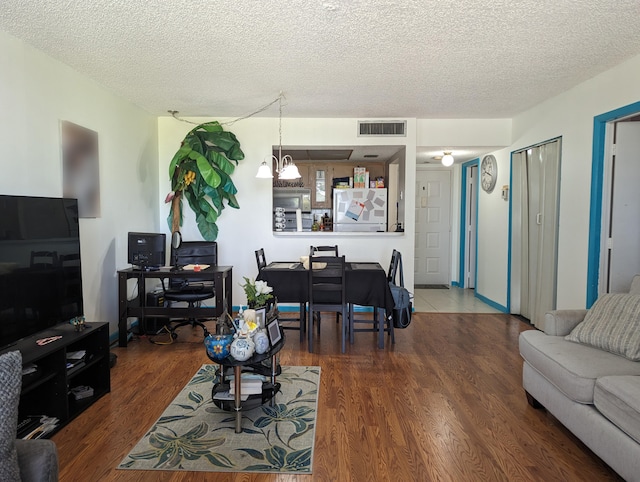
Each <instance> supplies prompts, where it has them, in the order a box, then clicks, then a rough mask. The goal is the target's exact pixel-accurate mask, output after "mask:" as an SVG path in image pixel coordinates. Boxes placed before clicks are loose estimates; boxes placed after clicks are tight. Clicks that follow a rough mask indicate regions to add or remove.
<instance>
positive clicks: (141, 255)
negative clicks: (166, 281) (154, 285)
mask: <svg viewBox="0 0 640 482" xmlns="http://www.w3.org/2000/svg"><path fill="white" fill-rule="evenodd" d="M166 243H167V236H166V235H165V234H164V233H129V240H128V247H129V250H128V261H129V263H131V264H132V265H133V267H134V268H138V269H145V270H155V269H158V268H160V267H161V266H164V265H165V264H166V250H167V248H166Z"/></svg>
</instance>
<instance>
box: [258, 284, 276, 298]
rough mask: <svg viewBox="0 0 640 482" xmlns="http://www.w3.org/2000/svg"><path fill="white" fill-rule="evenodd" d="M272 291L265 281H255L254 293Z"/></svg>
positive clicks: (262, 293)
mask: <svg viewBox="0 0 640 482" xmlns="http://www.w3.org/2000/svg"><path fill="white" fill-rule="evenodd" d="M272 291H273V288H272V287H271V286H269V285H268V284H267V282H266V281H256V294H258V295H268V294H269V293H271V292H272Z"/></svg>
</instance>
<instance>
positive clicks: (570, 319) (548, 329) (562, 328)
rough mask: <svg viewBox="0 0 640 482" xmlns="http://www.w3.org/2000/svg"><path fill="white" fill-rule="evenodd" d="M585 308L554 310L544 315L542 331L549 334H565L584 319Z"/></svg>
mask: <svg viewBox="0 0 640 482" xmlns="http://www.w3.org/2000/svg"><path fill="white" fill-rule="evenodd" d="M586 314H587V310H554V311H548V312H547V313H546V314H545V315H544V332H545V333H546V334H547V335H551V336H566V335H568V334H569V333H571V330H573V329H574V328H575V327H576V326H577V325H578V323H580V322H581V321H582V320H584V317H585V315H586Z"/></svg>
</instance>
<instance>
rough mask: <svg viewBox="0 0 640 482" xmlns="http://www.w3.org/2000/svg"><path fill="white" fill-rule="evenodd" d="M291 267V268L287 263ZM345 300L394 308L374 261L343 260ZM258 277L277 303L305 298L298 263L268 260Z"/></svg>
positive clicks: (305, 281) (305, 277)
mask: <svg viewBox="0 0 640 482" xmlns="http://www.w3.org/2000/svg"><path fill="white" fill-rule="evenodd" d="M293 265H295V267H294V268H293V269H291V268H290V267H289V266H293ZM345 278H346V279H345V281H346V297H347V303H351V304H355V305H360V306H374V307H376V308H384V309H386V310H387V312H388V313H391V310H392V309H393V307H394V302H393V296H392V295H391V290H390V289H389V283H388V282H387V274H386V273H385V271H384V269H382V267H381V266H380V265H379V264H378V263H346V273H345ZM258 279H259V280H262V281H266V282H267V284H268V285H269V286H271V287H272V288H273V294H274V296H275V297H276V298H277V299H278V302H280V303H306V302H307V301H309V271H308V270H306V269H304V267H303V266H302V265H301V264H300V263H271V264H269V265H268V266H267V267H265V268H263V269H262V271H261V272H260V274H259V275H258Z"/></svg>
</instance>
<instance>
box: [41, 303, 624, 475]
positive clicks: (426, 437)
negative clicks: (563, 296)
mask: <svg viewBox="0 0 640 482" xmlns="http://www.w3.org/2000/svg"><path fill="white" fill-rule="evenodd" d="M527 329H531V328H530V327H529V326H528V325H527V324H525V323H523V322H521V321H520V320H519V319H517V318H515V317H511V316H509V315H495V314H477V315H474V314H426V313H422V314H416V315H415V317H414V321H413V322H412V324H411V326H410V327H409V328H408V329H406V330H397V331H396V344H395V345H394V346H392V347H389V346H385V349H384V350H379V349H377V348H376V345H375V338H374V335H373V334H372V333H357V334H356V343H355V345H351V346H348V347H347V353H346V354H344V355H342V354H340V344H339V335H338V331H339V330H338V325H336V323H335V321H334V318H333V316H328V315H327V317H326V318H323V322H322V333H321V335H320V341H319V342H318V344H317V345H316V346H315V353H313V354H310V353H308V352H307V348H306V344H303V345H302V346H300V345H299V344H298V334H297V333H296V332H291V331H289V332H287V333H288V338H287V345H286V346H285V348H284V349H283V351H282V352H281V363H282V364H284V365H319V366H321V367H322V375H321V387H320V393H319V401H318V423H317V428H316V445H315V456H314V463H313V474H312V475H306V476H293V475H277V474H264V475H255V474H247V473H235V474H228V473H217V474H216V473H211V472H210V473H202V472H200V473H199V472H182V473H181V472H162V471H130V470H116V468H115V467H116V466H117V465H118V464H119V462H120V461H121V460H122V459H123V458H124V457H125V455H126V454H127V453H128V452H129V451H130V450H131V448H132V447H133V446H134V445H135V443H136V442H138V440H139V439H140V438H142V436H143V435H144V433H145V432H146V431H147V430H148V429H149V428H150V427H151V425H152V424H153V422H154V421H155V420H156V419H157V418H158V417H159V416H160V414H161V413H162V412H163V410H164V409H165V408H166V407H167V405H168V404H169V403H170V402H171V401H172V400H173V398H174V397H175V396H176V394H177V393H178V392H179V391H180V389H181V388H182V387H183V386H184V385H185V384H186V382H187V381H188V380H189V379H190V377H191V376H192V375H193V374H194V373H195V372H196V370H197V369H198V368H199V367H200V366H201V365H202V364H203V363H208V362H209V360H208V358H207V357H206V355H205V351H204V348H203V347H202V345H201V343H200V341H201V331H196V330H193V333H192V329H191V328H190V327H186V328H184V331H182V332H181V333H180V336H179V338H178V340H176V342H175V343H174V344H172V345H167V346H158V345H152V344H150V343H149V342H148V341H147V340H146V339H141V340H135V341H132V342H131V343H130V344H129V347H128V348H114V349H113V351H114V352H115V353H116V354H117V355H118V362H117V364H116V366H115V367H114V368H113V369H112V370H111V377H112V378H111V383H112V391H111V393H110V394H108V395H107V396H105V397H103V398H102V399H101V400H99V401H98V402H97V403H96V404H94V405H93V406H92V407H91V408H90V409H89V410H87V411H86V412H84V413H83V414H82V415H81V416H79V417H78V418H77V419H76V420H74V421H73V422H72V423H71V424H70V425H68V426H67V427H66V428H64V429H63V430H61V431H60V432H58V433H57V434H56V435H55V436H54V437H53V440H54V441H55V442H56V444H57V446H58V450H59V455H60V466H61V469H60V477H61V481H62V482H67V481H83V482H85V481H111V480H114V481H260V482H263V481H264V482H266V481H288V482H292V481H309V482H310V481H398V482H399V481H403V482H404V481H476V480H478V481H517V480H522V481H529V480H532V481H533V480H535V481H556V480H562V481H584V480H598V481H605V480H620V479H619V478H618V477H617V476H616V474H615V473H614V472H613V471H612V470H611V469H609V468H608V467H607V466H606V465H605V464H604V463H603V462H602V461H600V459H598V458H597V457H596V456H595V455H593V453H591V452H590V451H589V450H588V449H587V448H586V447H585V446H584V445H583V444H582V443H580V442H579V441H578V440H577V439H576V438H575V437H573V436H572V435H571V434H570V433H569V432H568V431H567V430H565V429H564V428H563V427H562V425H561V424H560V423H559V422H558V421H556V420H555V419H554V418H553V417H552V416H550V415H549V414H547V413H546V412H545V411H544V410H534V409H533V408H531V407H529V405H527V402H526V399H525V395H524V392H523V390H522V385H521V371H522V361H521V359H520V356H519V354H518V334H519V333H520V332H521V331H523V330H527Z"/></svg>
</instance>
